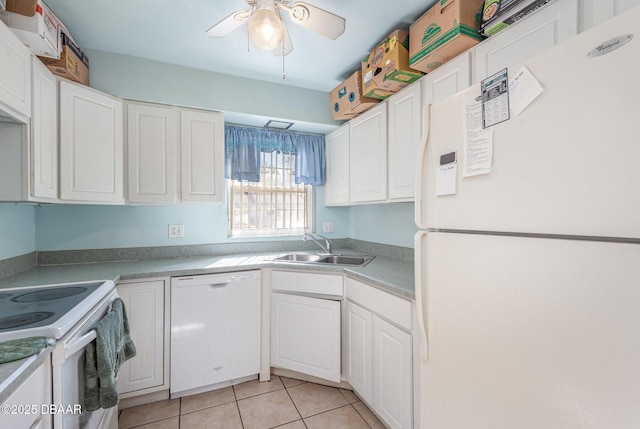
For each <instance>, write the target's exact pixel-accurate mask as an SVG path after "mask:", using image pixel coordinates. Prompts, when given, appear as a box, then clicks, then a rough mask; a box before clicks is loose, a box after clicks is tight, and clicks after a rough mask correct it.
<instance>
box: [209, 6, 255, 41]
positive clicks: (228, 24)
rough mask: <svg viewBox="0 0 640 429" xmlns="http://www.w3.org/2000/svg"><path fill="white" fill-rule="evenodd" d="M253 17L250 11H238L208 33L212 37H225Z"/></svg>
mask: <svg viewBox="0 0 640 429" xmlns="http://www.w3.org/2000/svg"><path fill="white" fill-rule="evenodd" d="M250 16H251V11H250V10H237V11H235V12H233V13H232V14H231V15H229V16H227V17H226V18H225V19H223V20H222V21H220V22H218V23H217V24H216V25H214V26H213V27H211V28H210V29H208V30H207V31H206V33H207V34H208V35H209V36H211V37H225V36H227V35H229V34H230V33H231V32H232V31H233V30H235V29H236V28H238V27H240V26H241V25H242V24H243V23H244V22H245V21H246V20H248V19H249V17H250Z"/></svg>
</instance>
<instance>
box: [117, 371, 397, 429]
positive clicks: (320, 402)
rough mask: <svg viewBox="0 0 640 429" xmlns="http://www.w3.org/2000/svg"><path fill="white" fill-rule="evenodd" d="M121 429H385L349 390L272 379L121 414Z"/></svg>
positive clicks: (274, 377)
mask: <svg viewBox="0 0 640 429" xmlns="http://www.w3.org/2000/svg"><path fill="white" fill-rule="evenodd" d="M118 428H119V429H128V428H138V429H201V428H211V429H270V428H279V429H384V428H385V426H384V425H383V424H382V423H381V422H380V420H378V418H377V417H376V416H375V415H374V414H373V413H372V412H371V410H369V409H368V408H367V407H366V406H365V405H364V403H362V402H361V401H360V399H358V397H357V396H356V395H354V394H353V392H351V391H350V390H344V389H336V388H333V387H327V386H322V385H319V384H315V383H307V382H304V381H300V380H295V379H292V378H286V377H278V376H275V375H274V376H272V378H271V381H270V382H265V383H260V382H258V381H257V380H255V381H249V382H247V383H242V384H238V385H236V386H233V387H226V388H224V389H220V390H215V391H213V392H207V393H201V394H199V395H193V396H187V397H184V398H179V399H167V400H165V401H159V402H154V403H152V404H146V405H141V406H138V407H133V408H127V409H125V410H122V412H121V413H120V416H119V419H118Z"/></svg>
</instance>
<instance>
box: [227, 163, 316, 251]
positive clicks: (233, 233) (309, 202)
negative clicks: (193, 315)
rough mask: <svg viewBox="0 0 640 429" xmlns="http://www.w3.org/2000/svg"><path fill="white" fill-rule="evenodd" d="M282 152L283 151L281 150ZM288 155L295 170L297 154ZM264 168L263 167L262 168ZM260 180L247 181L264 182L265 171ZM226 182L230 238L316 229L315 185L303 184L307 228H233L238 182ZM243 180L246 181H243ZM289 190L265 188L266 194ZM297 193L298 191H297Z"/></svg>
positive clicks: (283, 235)
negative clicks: (235, 188)
mask: <svg viewBox="0 0 640 429" xmlns="http://www.w3.org/2000/svg"><path fill="white" fill-rule="evenodd" d="M273 152H279V151H273ZM273 152H263V153H261V156H265V154H269V153H273ZM280 153H282V152H280ZM284 154H286V155H290V156H293V157H294V159H293V160H292V161H293V162H292V164H293V169H294V170H295V156H296V155H295V154H291V153H286V152H285V153H284ZM261 170H262V169H261ZM260 180H261V181H260V182H247V183H256V184H257V183H263V181H264V177H263V171H261V172H260ZM225 182H226V184H225V185H226V188H227V198H226V200H227V236H228V238H232V239H233V238H251V237H256V238H258V237H265V238H266V237H293V236H298V235H302V234H303V233H312V232H313V231H314V224H315V222H314V220H315V210H314V208H315V189H314V186H313V185H307V184H301V185H302V186H304V187H305V189H306V191H305V192H306V207H307V213H306V217H307V219H306V222H307V227H306V228H286V229H285V228H282V229H277V228H276V229H236V230H234V229H233V216H234V213H233V211H234V207H233V202H234V201H233V192H234V186H237V185H235V182H238V181H236V180H234V179H229V178H226V179H225ZM242 182H246V181H242ZM288 189H290V188H288ZM283 191H284V192H288V190H280V189H273V190H271V191H269V190H264V191H263V192H264V194H270V193H273V192H283ZM296 193H297V192H296Z"/></svg>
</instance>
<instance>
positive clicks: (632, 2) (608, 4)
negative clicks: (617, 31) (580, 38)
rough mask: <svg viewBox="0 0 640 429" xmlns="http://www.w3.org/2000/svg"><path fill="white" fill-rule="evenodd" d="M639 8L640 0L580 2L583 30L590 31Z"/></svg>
mask: <svg viewBox="0 0 640 429" xmlns="http://www.w3.org/2000/svg"><path fill="white" fill-rule="evenodd" d="M637 6H640V0H612V1H602V0H580V9H581V21H582V22H581V24H582V25H581V30H582V31H584V30H588V29H589V28H591V27H595V26H596V25H598V24H600V23H602V22H604V21H606V20H607V19H609V18H613V17H614V16H616V15H619V14H621V13H623V12H626V11H628V10H629V9H632V8H634V7H637Z"/></svg>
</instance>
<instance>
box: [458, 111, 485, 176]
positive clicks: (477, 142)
mask: <svg viewBox="0 0 640 429" xmlns="http://www.w3.org/2000/svg"><path fill="white" fill-rule="evenodd" d="M482 116H483V115H482V103H481V102H477V103H472V104H468V105H467V106H466V109H465V120H464V121H463V123H464V126H465V130H464V157H463V171H462V177H470V176H477V175H479V174H487V173H490V172H491V162H492V160H493V129H491V128H483V127H482V122H483V121H482Z"/></svg>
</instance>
